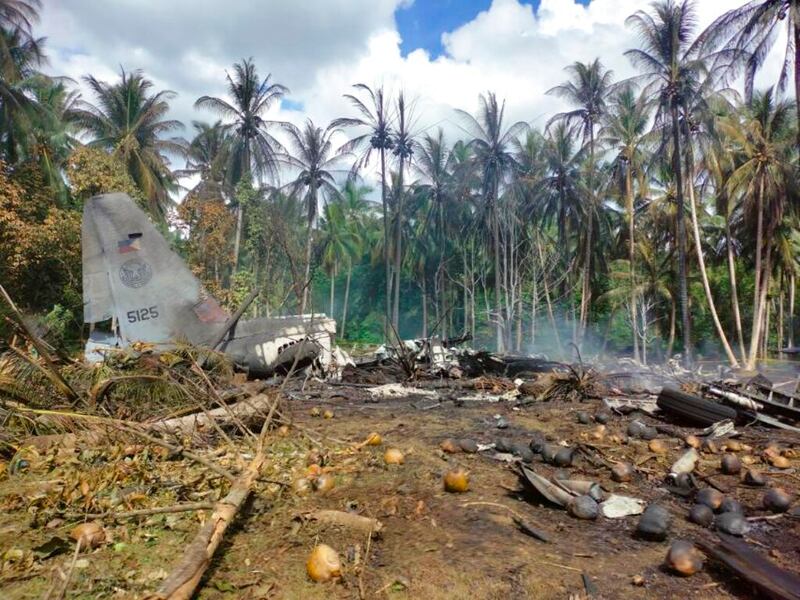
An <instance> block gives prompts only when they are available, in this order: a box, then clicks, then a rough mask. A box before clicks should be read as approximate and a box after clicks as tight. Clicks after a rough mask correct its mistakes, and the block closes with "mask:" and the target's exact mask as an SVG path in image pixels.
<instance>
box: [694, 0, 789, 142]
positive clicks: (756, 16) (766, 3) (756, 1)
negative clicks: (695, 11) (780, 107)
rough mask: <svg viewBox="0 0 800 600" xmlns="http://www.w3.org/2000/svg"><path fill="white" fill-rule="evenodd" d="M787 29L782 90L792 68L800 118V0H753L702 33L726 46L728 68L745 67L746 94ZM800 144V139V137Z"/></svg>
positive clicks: (715, 43)
mask: <svg viewBox="0 0 800 600" xmlns="http://www.w3.org/2000/svg"><path fill="white" fill-rule="evenodd" d="M781 29H784V30H785V32H786V47H785V50H784V60H783V65H782V67H781V71H780V76H779V79H778V89H779V90H780V91H781V92H782V91H784V90H785V89H786V86H787V83H788V80H789V75H790V69H791V74H792V75H793V77H794V92H795V110H796V112H797V115H796V116H797V118H798V119H800V0H750V1H749V2H745V3H744V4H743V5H742V6H740V7H738V8H734V9H732V10H729V11H728V12H726V13H724V14H723V15H721V16H720V17H718V18H717V19H716V20H715V21H714V22H713V23H711V25H709V26H708V27H707V28H706V30H705V31H704V32H703V33H702V34H701V36H700V40H701V42H702V43H703V44H704V45H706V46H707V47H708V48H710V49H716V48H718V47H722V48H723V49H724V50H728V51H730V53H733V57H732V58H733V60H731V56H730V55H729V53H726V54H725V55H724V56H725V57H726V61H725V63H724V64H725V66H726V67H733V68H736V67H744V74H745V96H746V98H748V99H749V98H750V97H751V96H752V93H753V80H754V79H755V75H756V73H757V72H758V71H759V70H760V69H761V68H762V67H763V66H764V64H765V63H766V60H767V57H769V55H770V52H771V50H772V48H773V46H774V45H775V42H776V41H777V40H778V39H779V38H780V36H779V35H778V34H779V32H780V30H781ZM798 143H800V138H798Z"/></svg>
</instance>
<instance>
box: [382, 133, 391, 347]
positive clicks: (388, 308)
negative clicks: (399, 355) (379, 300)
mask: <svg viewBox="0 0 800 600" xmlns="http://www.w3.org/2000/svg"><path fill="white" fill-rule="evenodd" d="M380 153H381V208H382V210H383V266H384V275H385V277H384V280H385V283H386V290H385V291H386V310H385V314H384V316H383V336H384V338H385V339H389V319H390V318H391V314H392V280H391V277H390V274H391V269H390V264H389V215H388V210H387V208H386V150H385V149H384V148H381V149H380Z"/></svg>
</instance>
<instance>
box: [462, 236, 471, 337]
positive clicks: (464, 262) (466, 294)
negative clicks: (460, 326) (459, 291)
mask: <svg viewBox="0 0 800 600" xmlns="http://www.w3.org/2000/svg"><path fill="white" fill-rule="evenodd" d="M461 264H462V268H463V270H464V273H463V276H464V300H463V302H464V331H462V332H461V333H466V332H467V329H468V328H469V279H468V278H467V249H466V248H462V251H461ZM470 333H473V334H474V332H470Z"/></svg>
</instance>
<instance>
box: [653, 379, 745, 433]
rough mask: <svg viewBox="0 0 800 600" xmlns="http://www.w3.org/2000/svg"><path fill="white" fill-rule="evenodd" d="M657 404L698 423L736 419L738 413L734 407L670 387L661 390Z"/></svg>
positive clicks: (666, 410) (662, 408)
mask: <svg viewBox="0 0 800 600" xmlns="http://www.w3.org/2000/svg"><path fill="white" fill-rule="evenodd" d="M656 404H658V407H659V408H660V409H661V410H663V411H664V412H666V413H669V414H671V415H674V416H676V417H680V418H682V419H685V420H687V421H691V422H692V423H697V424H698V425H713V424H714V423H716V422H717V421H722V420H724V419H733V420H735V419H736V414H737V413H736V410H734V409H733V408H730V407H728V406H723V405H722V404H718V403H717V402H711V401H710V400H705V399H704V398H699V397H697V396H692V395H691V394H686V393H684V392H682V391H680V390H676V389H675V388H670V387H665V388H664V389H662V390H661V393H660V394H659V395H658V400H656Z"/></svg>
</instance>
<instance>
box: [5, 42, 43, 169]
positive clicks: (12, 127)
mask: <svg viewBox="0 0 800 600" xmlns="http://www.w3.org/2000/svg"><path fill="white" fill-rule="evenodd" d="M43 41H44V40H43V39H35V38H33V37H31V36H30V34H29V32H26V30H25V29H23V28H21V27H17V28H14V29H3V28H2V27H0V157H2V158H4V159H5V160H6V161H9V162H12V163H13V162H17V161H18V160H20V159H22V158H25V157H26V155H27V152H28V151H29V150H30V147H31V146H32V145H33V143H34V141H33V139H32V137H31V127H32V120H33V119H34V113H35V112H36V111H37V109H38V105H37V103H36V100H35V98H34V97H33V93H32V90H31V89H30V88H31V84H32V82H33V80H34V79H35V78H37V77H38V75H39V74H38V69H39V67H41V66H42V65H43V64H44V62H45V58H44V54H43V50H42V45H43Z"/></svg>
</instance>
